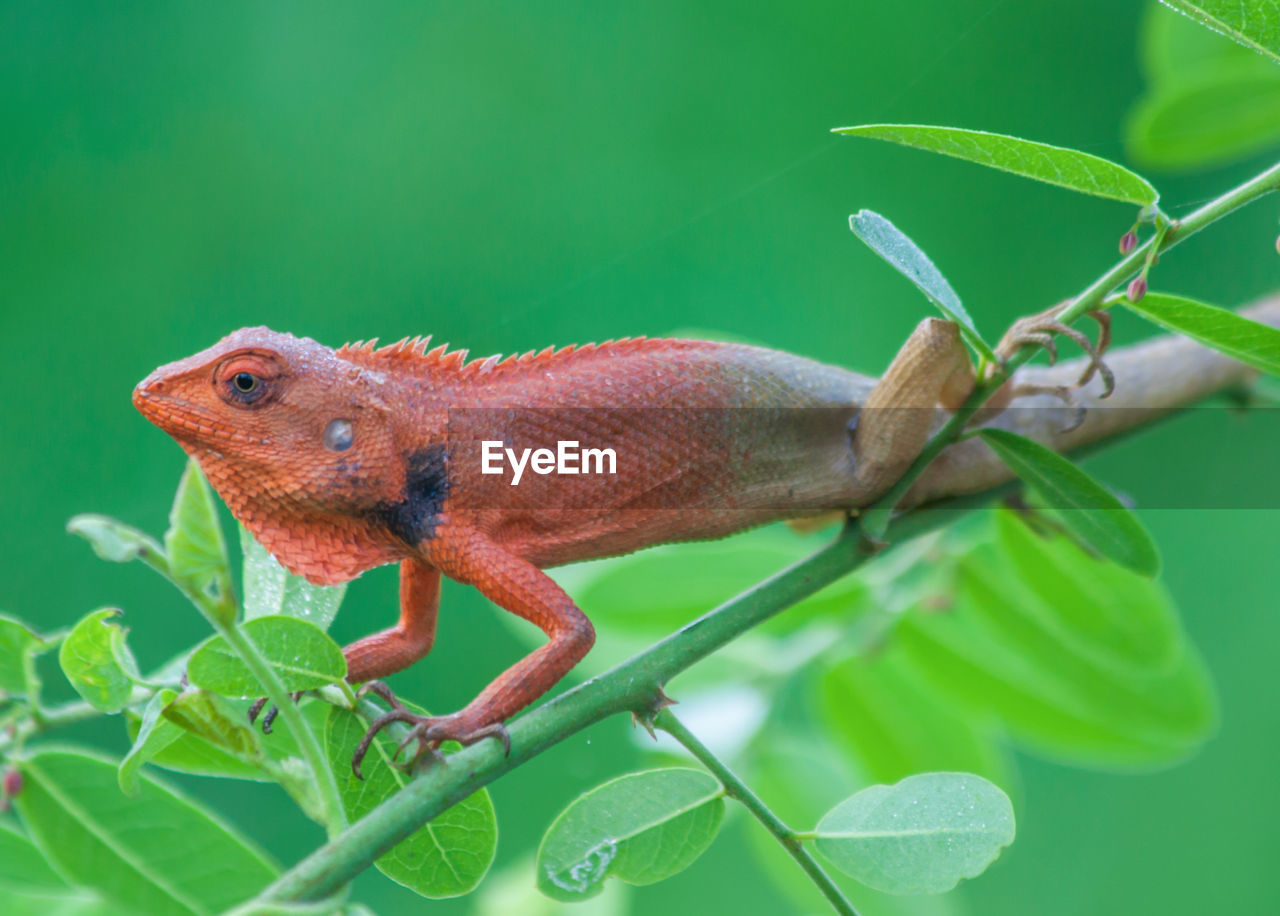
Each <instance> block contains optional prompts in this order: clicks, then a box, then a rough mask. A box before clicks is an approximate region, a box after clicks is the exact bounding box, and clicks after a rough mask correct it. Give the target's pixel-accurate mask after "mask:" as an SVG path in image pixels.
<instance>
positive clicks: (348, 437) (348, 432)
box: [324, 419, 355, 452]
mask: <svg viewBox="0 0 1280 916" xmlns="http://www.w3.org/2000/svg"><path fill="white" fill-rule="evenodd" d="M354 442H355V431H354V430H353V429H352V427H351V421H350V420H344V419H337V420H330V421H329V425H327V426H326V427H325V428H324V447H325V448H327V449H329V451H331V452H345V451H346V450H347V449H349V448H351V445H352V443H354Z"/></svg>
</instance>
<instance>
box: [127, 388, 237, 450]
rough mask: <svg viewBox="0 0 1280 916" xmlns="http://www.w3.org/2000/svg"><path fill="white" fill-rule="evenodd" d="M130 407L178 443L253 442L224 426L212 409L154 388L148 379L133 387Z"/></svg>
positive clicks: (223, 422)
mask: <svg viewBox="0 0 1280 916" xmlns="http://www.w3.org/2000/svg"><path fill="white" fill-rule="evenodd" d="M133 406H134V407H136V408H138V411H139V412H140V413H141V414H142V415H143V416H144V417H146V418H147V419H148V420H150V421H151V422H152V423H154V424H155V425H156V426H158V427H160V429H162V430H164V431H165V432H166V433H168V434H169V435H170V436H173V438H175V439H177V440H179V441H180V442H190V443H193V444H200V445H215V444H217V443H226V442H251V441H253V440H251V439H250V438H249V437H248V436H246V435H244V434H243V433H239V432H236V431H233V430H231V429H228V428H227V426H226V424H225V421H224V420H223V419H222V418H220V417H218V416H217V415H215V414H214V413H213V411H211V410H207V409H205V408H203V407H200V406H199V405H196V404H192V403H190V402H189V401H184V400H181V399H180V398H175V397H173V396H172V395H168V394H164V393H162V392H160V391H157V390H156V386H155V384H154V383H153V382H151V380H150V379H148V380H146V381H143V382H142V383H141V384H139V385H138V387H137V388H135V389H133Z"/></svg>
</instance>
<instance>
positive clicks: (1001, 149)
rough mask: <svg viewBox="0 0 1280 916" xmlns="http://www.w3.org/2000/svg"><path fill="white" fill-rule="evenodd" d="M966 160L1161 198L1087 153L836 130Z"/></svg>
mask: <svg viewBox="0 0 1280 916" xmlns="http://www.w3.org/2000/svg"><path fill="white" fill-rule="evenodd" d="M833 132H834V133H837V134H845V135H847V136H851V137H871V138H872V139H875V140H887V141H889V142H890V143H898V144H900V145H902V146H911V147H915V148H916V149H922V150H928V151H929V152H932V153H941V154H942V155H944V156H952V157H954V158H956V159H966V160H968V161H969V162H976V163H977V164H978V165H985V166H988V167H990V168H993V169H1000V170H1001V171H1005V172H1012V173H1014V174H1015V175H1022V176H1023V177H1025V178H1034V179H1035V180H1036V181H1043V182H1046V183H1048V184H1054V185H1058V186H1059V187H1063V188H1069V189H1070V190H1072V191H1079V192H1081V193H1083V194H1092V195H1093V196H1095V197H1106V198H1110V199H1111V200H1120V201H1125V202H1127V203H1133V204H1139V205H1146V204H1154V203H1155V202H1156V201H1157V200H1159V198H1160V195H1159V194H1158V193H1157V192H1156V189H1155V188H1154V187H1152V186H1151V183H1150V182H1148V181H1147V180H1146V179H1145V178H1143V177H1142V176H1141V175H1135V174H1134V173H1133V172H1131V171H1129V170H1128V169H1126V168H1124V167H1123V166H1120V165H1116V164H1115V163H1114V162H1109V161H1107V160H1106V159H1100V158H1098V157H1097V156H1091V155H1090V154H1088V153H1082V152H1080V151H1078V150H1073V149H1065V148H1063V147H1060V146H1050V145H1049V144H1047V143H1037V142H1035V141H1034V140H1023V139H1021V138H1019V137H1009V136H1006V135H1004V134H992V133H987V132H986V131H981V130H965V129H963V128H959V127H933V126H930V125H926V124H864V125H861V126H858V127H837V128H835V130H834V131H833Z"/></svg>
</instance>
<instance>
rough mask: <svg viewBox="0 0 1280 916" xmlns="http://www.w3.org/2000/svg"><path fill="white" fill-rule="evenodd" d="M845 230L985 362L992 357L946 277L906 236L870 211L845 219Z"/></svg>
mask: <svg viewBox="0 0 1280 916" xmlns="http://www.w3.org/2000/svg"><path fill="white" fill-rule="evenodd" d="M849 228H850V229H852V230H853V234H854V235H856V236H857V237H858V238H860V239H862V241H864V242H865V243H866V244H867V247H869V248H870V249H871V250H872V251H874V252H875V253H876V254H878V255H880V257H882V258H884V259H885V260H886V261H888V262H889V264H890V265H891V266H892V267H894V268H896V269H897V270H898V272H899V273H901V274H902V275H903V276H905V277H906V278H907V279H908V280H910V281H911V282H912V283H914V284H915V285H916V286H917V287H918V288H919V289H920V292H922V293H924V294H925V296H926V297H928V299H929V301H930V302H932V303H933V304H934V305H936V306H937V307H938V310H939V311H941V312H942V314H944V315H946V316H947V318H949V319H950V320H951V321H954V322H955V323H956V324H958V325H959V326H960V331H961V333H962V334H964V337H965V339H966V340H967V341H969V343H970V344H971V345H972V346H973V347H974V349H975V350H977V351H978V352H979V353H981V354H982V355H983V356H985V357H987V358H988V359H993V358H994V357H993V356H992V354H991V348H990V347H988V346H987V344H986V342H985V341H983V339H982V335H981V334H979V333H978V329H977V328H976V327H975V326H974V324H973V319H972V318H970V317H969V313H968V312H966V311H965V308H964V305H963V304H962V303H961V302H960V297H959V296H957V295H956V291H955V290H953V289H952V288H951V284H950V283H948V282H947V278H946V277H944V276H943V275H942V272H941V271H940V270H938V268H937V267H935V266H934V264H933V262H932V261H931V260H929V256H928V255H927V254H925V253H924V252H923V251H921V250H920V248H919V246H917V245H916V243H915V242H913V241H911V239H910V238H908V237H907V235H906V233H904V232H903V231H902V230H901V229H899V228H898V227H897V226H895V225H894V224H893V223H891V222H889V221H888V220H887V219H885V218H884V217H883V216H881V215H880V214H879V213H876V212H875V211H874V210H859V211H858V212H857V213H855V214H853V216H851V217H849Z"/></svg>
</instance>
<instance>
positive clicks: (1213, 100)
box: [1125, 73, 1280, 169]
mask: <svg viewBox="0 0 1280 916" xmlns="http://www.w3.org/2000/svg"><path fill="white" fill-rule="evenodd" d="M1277 141H1280V73H1277V74H1276V75H1274V76H1273V75H1270V74H1268V75H1265V76H1261V77H1259V76H1242V77H1234V78H1230V79H1221V80H1214V81H1212V82H1206V83H1204V84H1201V85H1194V86H1179V87H1176V88H1171V89H1165V90H1153V91H1152V92H1150V93H1149V94H1148V95H1146V96H1144V97H1143V98H1142V99H1140V100H1139V102H1138V105H1137V106H1136V107H1135V108H1134V110H1133V112H1132V113H1131V114H1130V116H1129V121H1128V123H1127V125H1126V128H1125V147H1126V150H1127V151H1128V153H1129V155H1130V156H1132V157H1133V158H1134V159H1135V160H1137V161H1139V162H1141V163H1144V164H1146V165H1149V166H1151V167H1153V168H1161V169H1184V168H1200V167H1205V166H1211V165H1222V164H1226V163H1230V162H1236V161H1238V160H1239V159H1241V158H1243V157H1245V156H1248V155H1251V154H1253V153H1256V152H1258V151H1260V150H1263V149H1267V148H1270V147H1272V146H1274V145H1275V144H1276V142H1277Z"/></svg>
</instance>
